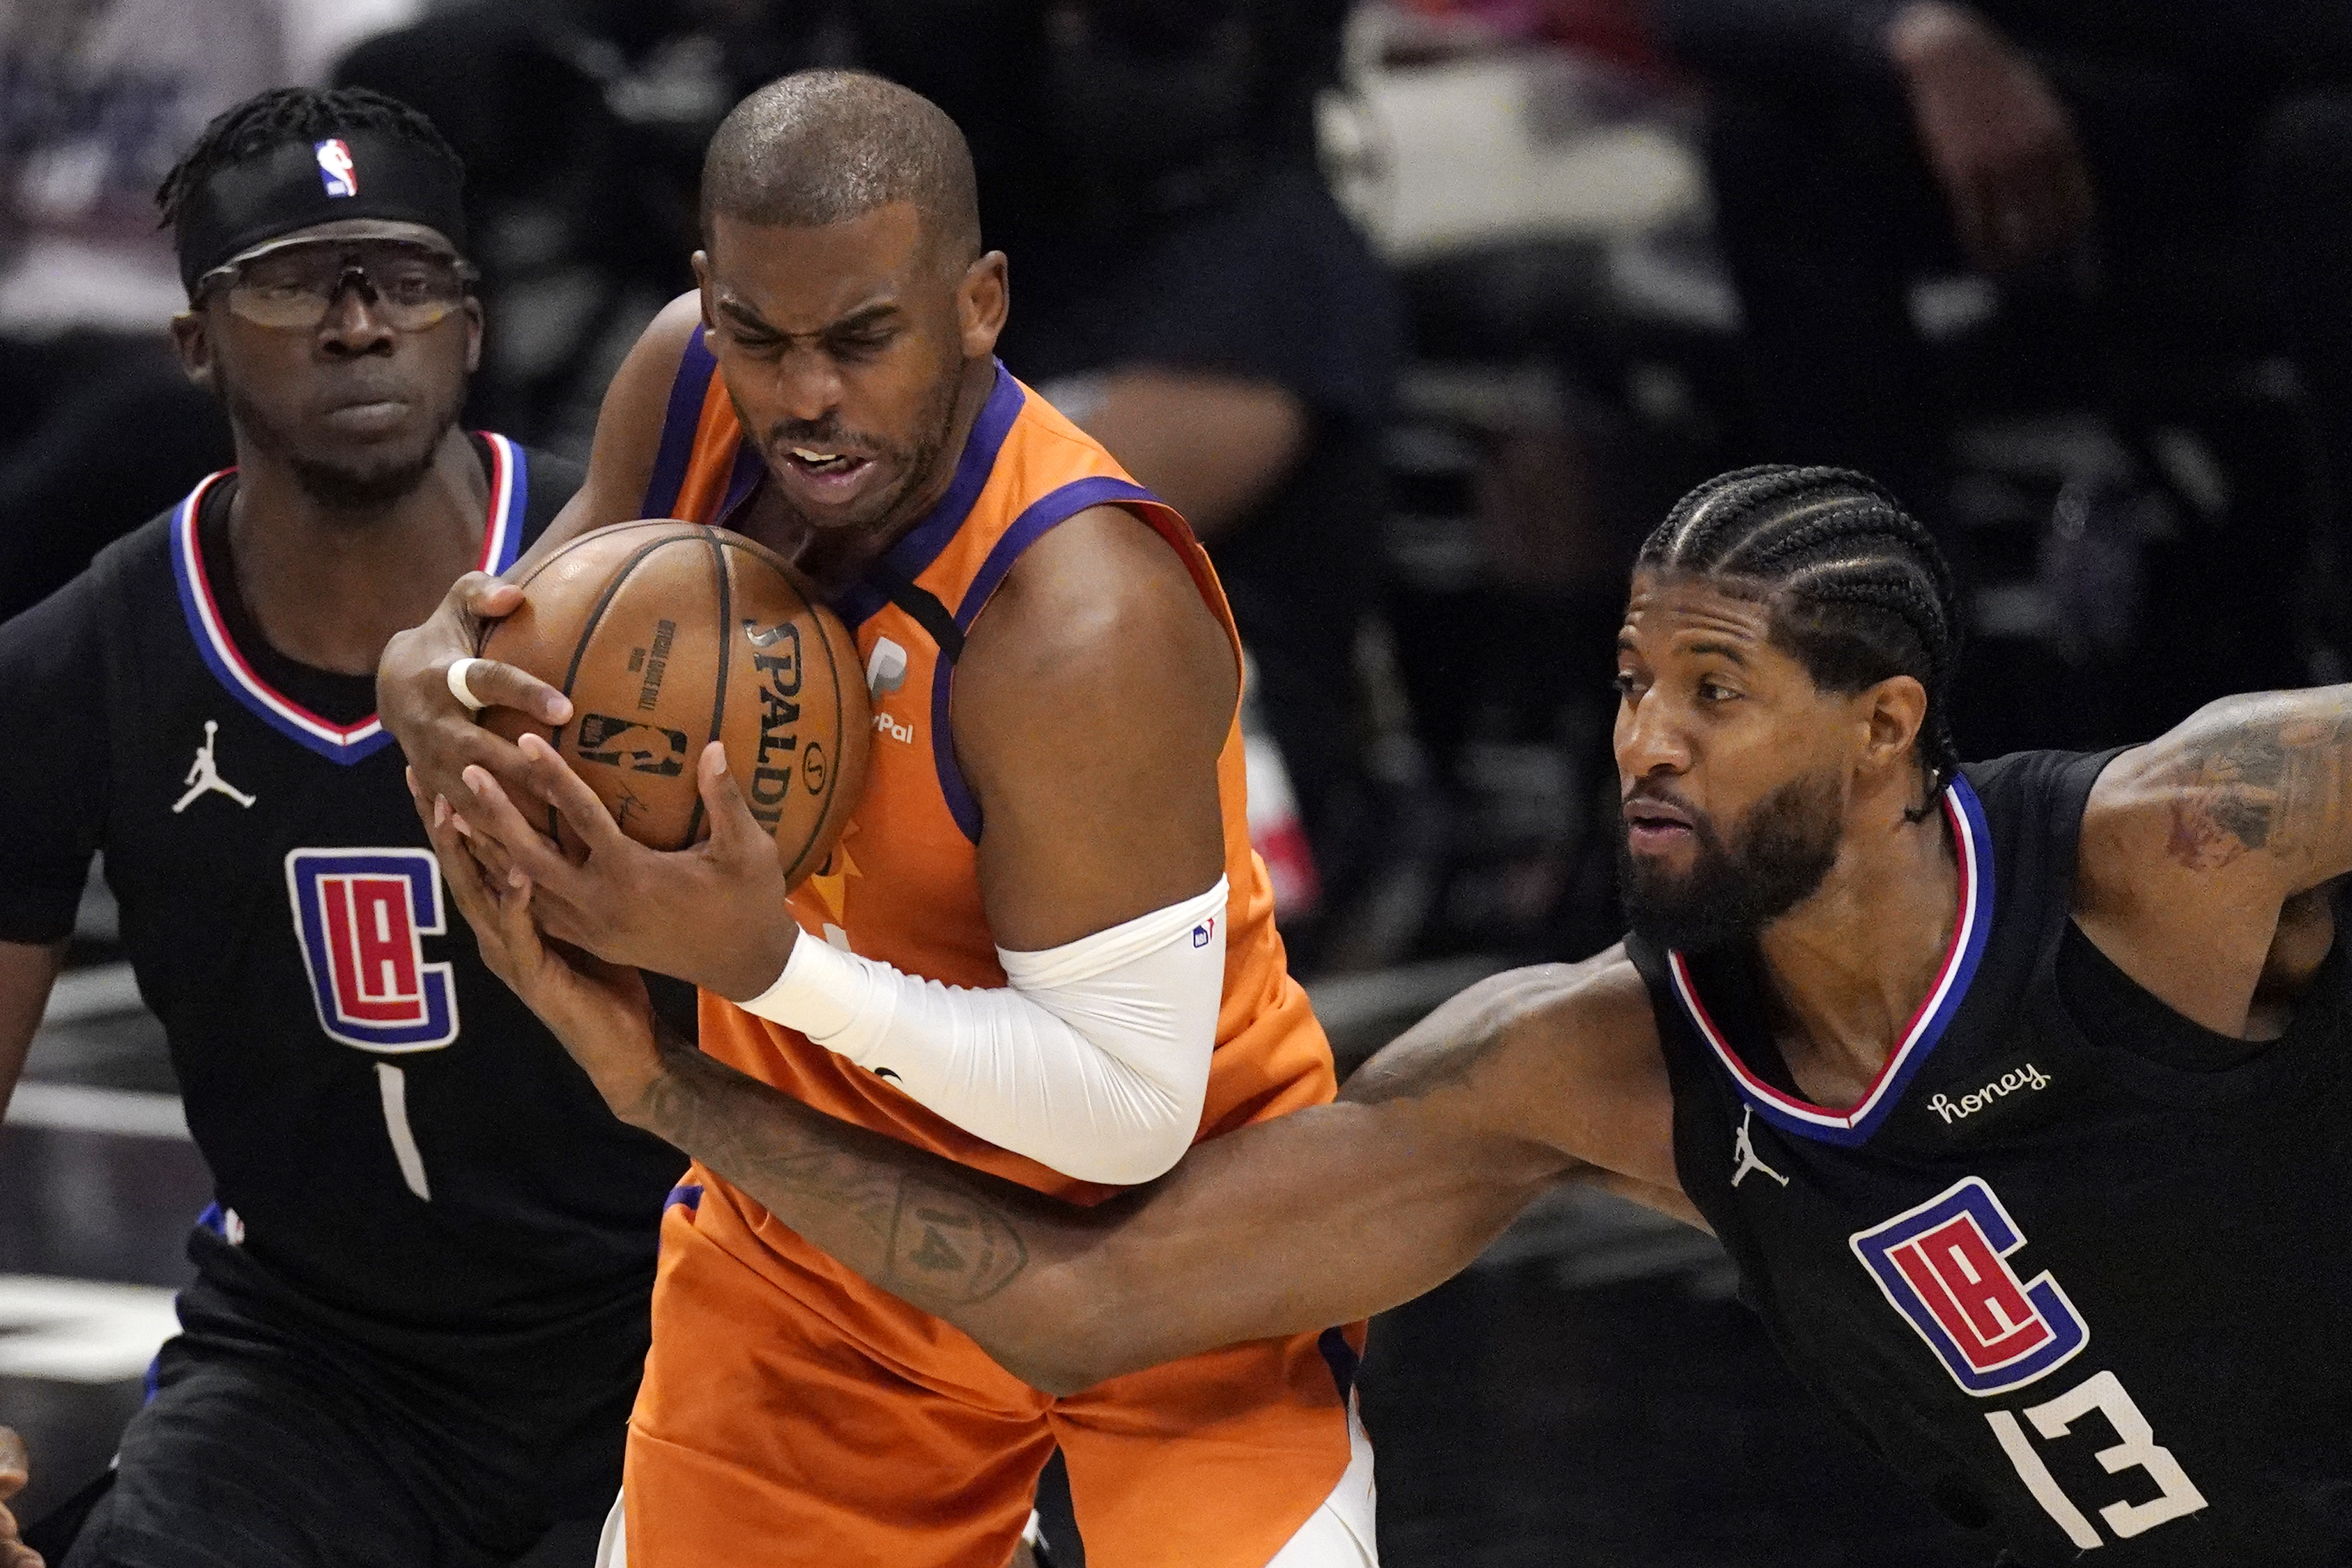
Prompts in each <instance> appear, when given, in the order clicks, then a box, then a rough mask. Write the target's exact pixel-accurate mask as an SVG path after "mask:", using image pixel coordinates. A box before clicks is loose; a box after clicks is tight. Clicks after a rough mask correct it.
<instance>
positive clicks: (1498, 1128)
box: [418, 770, 1688, 1393]
mask: <svg viewBox="0 0 2352 1568" xmlns="http://www.w3.org/2000/svg"><path fill="white" fill-rule="evenodd" d="M703 784H704V788H705V793H706V798H707V799H709V798H713V797H717V796H719V795H722V794H723V793H724V792H725V791H727V790H730V789H731V788H732V785H731V784H730V783H729V782H728V781H727V779H726V777H725V775H724V774H723V773H719V772H717V771H715V770H706V772H705V773H704V774H703ZM418 804H419V806H420V809H425V811H426V813H427V818H426V820H427V829H428V831H429V832H430V833H431V835H432V837H433V842H434V847H435V848H436V851H438V852H439V854H440V856H441V859H442V864H443V866H444V868H445V869H446V873H447V875H448V878H449V883H450V889H451V893H452V896H453V897H454V898H455V899H456V900H457V906H458V908H459V910H461V911H463V912H464V913H465V915H466V917H467V921H469V922H470V923H471V924H472V925H473V926H474V929H475V931H476V932H477V934H478V936H479V938H480V940H481V945H482V952H483V956H484V958H485V959H486V961H488V963H490V965H491V967H492V968H493V969H495V970H496V971H497V972H498V973H499V975H500V976H501V977H502V978H503V979H505V980H506V981H507V983H508V984H510V985H512V986H513V987H514V988H515V990H516V991H517V993H518V994H520V995H521V996H522V998H523V999H524V1001H525V1002H526V1003H528V1004H529V1005H530V1006H531V1008H532V1009H533V1010H534V1011H535V1012H537V1013H538V1014H539V1016H541V1018H542V1019H544V1020H545V1021H546V1022H547V1024H548V1025H549V1026H550V1027H551V1029H553V1031H554V1032H555V1034H556V1035H557V1037H559V1038H560V1039H562V1041H563V1043H564V1045H565V1047H566V1048H567V1049H569V1050H570V1051H571V1052H572V1055H573V1057H574V1059H576V1060H578V1061H579V1062H580V1064H581V1065H582V1067H583V1068H584V1069H585V1070H586V1071H587V1072H588V1074H589V1077H590V1078H591V1079H593V1081H594V1082H595V1084H596V1086H597V1089H598V1090H599V1092H600V1093H602V1094H603V1095H604V1100H605V1102H606V1103H607V1104H608V1105H610V1106H612V1107H613V1108H614V1110H615V1111H616V1112H617V1113H618V1114H619V1115H620V1116H621V1117H622V1118H623V1119H624V1120H625V1121H630V1122H632V1123H633V1124H635V1125H637V1126H640V1127H644V1128H646V1129H648V1130H649V1131H654V1132H656V1134H657V1135H659V1136H661V1137H663V1138H665V1139H667V1140H668V1141H670V1142H673V1143H675V1144H676V1145H677V1147H679V1148H681V1149H684V1150H685V1151H687V1152H688V1153H690V1154H692V1155H693V1156H694V1157H695V1158H697V1159H698V1160H700V1161H702V1162H703V1163H705V1164H706V1165H708V1166H709V1168H711V1169H712V1170H715V1171H717V1172H718V1173H719V1174H721V1175H723V1176H725V1177H726V1178H727V1179H728V1180H729V1181H730V1182H733V1183H735V1184H738V1185H740V1187H742V1189H743V1190H744V1191H745V1192H746V1193H748V1194H751V1196H752V1197H753V1198H755V1199H756V1200H757V1201H759V1202H760V1203H761V1204H762V1205H765V1206H766V1207H767V1208H768V1209H769V1211H770V1212H771V1213H772V1214H774V1215H776V1217H777V1218H779V1219H780V1220H782V1221H783V1222H784V1223H785V1224H787V1225H789V1226H792V1227H793V1229H794V1230H796V1231H798V1232H799V1233H800V1234H801V1235H802V1236H803V1237H807V1238H808V1239H809V1240H810V1241H812V1242H814V1244H816V1245H817V1246H818V1247H822V1248H824V1250H825V1251H826V1252H828V1253H830V1254H831V1255H832V1256H833V1257H834V1258H836V1259H838V1260H839V1261H840V1262H841V1263H842V1264H844V1265H845V1267H847V1268H851V1269H854V1270H855V1271H856V1272H857V1273H858V1274H860V1275H862V1276H864V1277H865V1278H866V1279H869V1280H871V1281H872V1282H873V1283H875V1284H877V1285H878V1286H880V1287H881V1288H883V1289H887V1290H889V1291H891V1292H892V1293H894V1294H896V1295H898V1296H899V1297H900V1298H902V1299H903V1300H907V1301H908V1302H909V1303H911V1304H913V1305H915V1306H917V1307H919V1308H921V1309H922V1310H925V1311H929V1312H931V1313H934V1314H936V1315H937V1316H939V1317H941V1318H943V1319H945V1320H946V1321H949V1322H950V1323H953V1324H954V1325H955V1326H956V1327H958V1328H959V1329H961V1330H962V1331H965V1332H966V1333H969V1334H971V1336H972V1337H973V1338H974V1339H975V1340H977V1341H978V1342H980V1343H981V1345H982V1347H983V1348H985V1349H986V1350H987V1351H988V1352H989V1353H990V1354H991V1355H992V1356H994V1357H995V1358H996V1359H997V1360H998V1361H999V1362H1000V1363H1003V1365H1004V1366H1005V1367H1006V1368H1008V1369H1009V1370H1011V1371H1012V1372H1013V1373H1015V1374H1016V1375H1017V1376H1020V1377H1022V1378H1024V1379H1025V1380H1026V1381H1028V1382H1029V1383H1031V1384H1033V1385H1034V1386H1036V1387H1038V1388H1041V1389H1045V1390H1047V1391H1049V1392H1055V1393H1062V1392H1069V1391H1072V1390H1076V1389H1079V1388H1085V1387H1089V1386H1091V1385H1092V1384H1095V1383H1097V1382H1099V1381H1101V1380H1102V1379H1104V1378H1107V1377H1110V1376H1114V1375H1116V1374H1118V1373H1122V1372H1126V1371H1129V1370H1133V1369H1135V1368H1139V1367H1145V1366H1151V1365H1156V1364H1158V1363H1161V1362H1165V1361H1169V1360H1172V1359H1175V1358H1177V1357H1180V1356H1182V1355H1186V1354H1190V1353H1192V1352H1197V1351H1202V1350H1206V1349H1209V1348H1212V1347H1214V1346H1217V1345H1223V1344H1229V1343H1233V1342H1237V1341H1242V1340H1248V1339H1255V1338H1260V1337H1264V1336H1267V1335H1274V1334H1283V1333H1291V1332H1299V1331H1311V1330H1315V1329H1320V1328H1325V1327H1328V1326H1330V1325H1331V1324H1334V1323H1341V1322H1348V1321H1352V1320H1354V1319H1356V1318H1358V1317H1361V1316H1364V1315H1367V1314H1369V1313H1371V1312H1374V1311H1378V1310H1383V1309H1385V1308H1388V1307H1391V1306H1393V1305H1395V1304H1396V1303H1398V1302H1400V1301H1403V1300H1410V1299H1411V1298H1412V1297H1413V1296H1416V1295H1418V1294H1420V1293H1421V1292H1423V1291H1424V1290H1427V1289H1430V1288H1431V1287H1433V1286H1434V1285H1436V1284H1437V1283H1439V1282H1440V1281H1442V1280H1444V1279H1446V1278H1447V1277H1449V1276H1450V1275H1452V1274H1453V1273H1454V1272H1455V1271H1457V1270H1458V1269H1460V1268H1462V1267H1463V1266H1464V1265H1465V1264H1466V1263H1467V1262H1468V1261H1469V1260H1470V1259H1471V1258H1475V1256H1476V1255H1477V1253H1478V1251H1479V1250H1480V1249H1481V1248H1482V1247H1485V1246H1486V1243H1487V1242H1488V1241H1489V1240H1491V1239H1492V1238H1493V1237H1495V1235H1496V1234H1497V1233H1498V1232H1499V1231H1500V1230H1501V1229H1502V1227H1503V1226H1505V1225H1506V1224H1507V1223H1508V1221H1509V1220H1510V1218H1511V1216H1512V1215H1515V1214H1517V1212H1518V1210H1519V1209H1520V1208H1521V1207H1523V1206H1524V1205H1526V1204H1527V1203H1528V1201H1529V1200H1530V1199H1532V1198H1533V1197H1535V1196H1536V1195H1537V1194H1539V1193H1541V1192H1542V1191H1544V1190H1545V1189H1546V1188H1547V1187H1549V1185H1550V1184H1553V1183H1554V1182H1556V1181H1558V1180H1559V1179H1560V1178H1562V1177H1563V1176H1566V1175H1569V1174H1571V1173H1576V1172H1578V1171H1580V1169H1583V1168H1585V1167H1587V1166H1597V1167H1599V1168H1600V1169H1599V1170H1598V1171H1595V1172H1594V1173H1595V1174H1600V1173H1604V1172H1605V1173H1613V1174H1614V1175H1615V1176H1616V1177H1617V1178H1619V1181H1618V1182H1617V1183H1616V1184H1618V1185H1620V1186H1621V1187H1622V1189H1623V1190H1626V1191H1628V1192H1629V1193H1631V1194H1633V1195H1636V1196H1640V1197H1643V1198H1645V1199H1646V1200H1648V1201H1651V1202H1654V1203H1656V1204H1658V1205H1659V1206H1661V1207H1663V1208H1665V1209H1666V1210H1667V1211H1668V1212H1670V1213H1675V1214H1676V1215H1678V1216H1681V1217H1686V1216H1687V1214H1688V1208H1687V1205H1684V1204H1682V1203H1681V1201H1680V1198H1679V1194H1677V1193H1676V1192H1675V1175H1674V1168H1673V1151H1672V1138H1671V1130H1672V1117H1673V1106H1672V1098H1671V1095H1670V1094H1669V1093H1668V1091H1667V1088H1666V1083H1665V1074H1664V1065H1663V1062H1662V1060H1661V1058H1660V1057H1659V1053H1658V1047H1657V1038H1656V1034H1655V1029H1654V1024H1653V1023H1652V1020H1651V1016H1650V1012H1649V1003H1648V998H1647V995H1646V994H1645V993H1644V992H1643V988H1642V984H1641V981H1640V978H1639V977H1638V976H1637V975H1635V974H1634V973H1633V968H1632V966H1631V964H1629V963H1626V962H1625V960H1624V959H1623V957H1622V953H1615V952H1612V953H1609V954H1604V955H1602V956H1601V958H1598V959H1594V960H1592V961H1591V962H1590V963H1585V964H1581V965H1577V966H1574V967H1562V968H1548V969H1538V970H1527V971H1520V972H1518V973H1514V974H1510V975H1504V976H1499V977H1497V978H1496V979H1495V980H1493V981H1489V982H1486V983H1485V984H1481V985H1479V986H1475V987H1473V988H1472V989H1471V990H1470V991H1468V992H1465V994H1463V995H1461V996H1459V997H1456V998H1455V999H1454V1001H1452V1002H1449V1003H1448V1004H1446V1005H1445V1006H1444V1007H1442V1008H1440V1009H1439V1010H1438V1011H1437V1012H1436V1013H1435V1014H1433V1015H1432V1016H1431V1017H1430V1018H1429V1019H1427V1020H1426V1021H1424V1022H1423V1024H1422V1025H1421V1026H1418V1027H1417V1028H1415V1029H1413V1030H1412V1032H1410V1033H1409V1034H1407V1035H1406V1036H1405V1037H1403V1038H1402V1039H1400V1040H1399V1041H1397V1042H1396V1043H1395V1044H1394V1045H1392V1046H1391V1047H1389V1048H1388V1050H1387V1051H1385V1052H1383V1053H1382V1054H1381V1057H1379V1058H1375V1060H1374V1061H1373V1062H1372V1063H1371V1064H1370V1066H1368V1067H1366V1068H1364V1070H1363V1071H1362V1073H1360V1075H1359V1076H1358V1078H1357V1079H1355V1080H1353V1081H1351V1083H1350V1084H1349V1093H1348V1095H1347V1097H1346V1098H1345V1099H1343V1100H1341V1101H1339V1103H1337V1104H1333V1105H1328V1106H1318V1107H1315V1108H1313V1109H1310V1110H1304V1111H1300V1112H1297V1113H1296V1114H1294V1115H1290V1116H1285V1117H1280V1118H1277V1119H1276V1120H1275V1121H1268V1122H1265V1123H1261V1124H1258V1125H1255V1126H1252V1127H1247V1128H1244V1129H1242V1130H1241V1131H1237V1132H1234V1133H1231V1134H1229V1135H1227V1136H1225V1137H1223V1138H1217V1139H1213V1140H1211V1141H1210V1142H1206V1143H1202V1144H1201V1145H1199V1146H1197V1147H1195V1148H1194V1149H1193V1150H1192V1152H1190V1153H1188V1154H1187V1155H1186V1156H1185V1158H1184V1159H1183V1161H1182V1162H1181V1163H1179V1164H1178V1166H1177V1167H1176V1169H1175V1170H1174V1171H1172V1172H1171V1173H1169V1174H1168V1175H1166V1176H1164V1177H1162V1178H1160V1180H1159V1181H1158V1182H1155V1183H1153V1184H1150V1185H1149V1186H1146V1187H1142V1188H1139V1189H1137V1190H1136V1191H1135V1192H1133V1193H1131V1194H1123V1195H1121V1196H1120V1197H1118V1198H1115V1199H1113V1200H1111V1201H1110V1202H1108V1203H1106V1204H1103V1205H1100V1206H1098V1207H1095V1208H1091V1209H1087V1208H1076V1207H1072V1206H1069V1205H1062V1204H1058V1203H1055V1202H1054V1201H1053V1200H1050V1199H1047V1198H1045V1197H1042V1196H1040V1195H1039V1194H1035V1193H1033V1192H1030V1191H1028V1190H1027V1189H1025V1188H1022V1187H1018V1186H1014V1185H1012V1184H1006V1183H1003V1182H999V1181H996V1180H994V1179H992V1178H990V1177H986V1176H983V1175H981V1174H979V1173H975V1172H972V1171H970V1170H968V1169H966V1168H965V1167H963V1166H961V1165H958V1164H955V1163H952V1162H950V1161H945V1160H941V1159H939V1158H937V1157H936V1156H933V1155H930V1154H928V1153H924V1152H920V1151H918V1150H915V1149H912V1148H909V1147H908V1146H907V1145H905V1144H902V1143H899V1142H897V1141H896V1140H894V1139H890V1138H887V1137H884V1136H882V1135H880V1134H878V1133H875V1132H870V1131H865V1130H863V1129H860V1128H855V1127H850V1126H847V1125H845V1124H843V1123H840V1122H836V1121H832V1120H830V1119H829V1118H826V1117H824V1116H823V1115H821V1114H820V1113H818V1112H816V1111H814V1110H810V1109H809V1108H808V1107H807V1106H805V1105H803V1104H802V1103H800V1102H799V1101H797V1100H793V1099H791V1098H789V1097H788V1096H786V1095H784V1094H782V1093H780V1092H779V1091H777V1090H775V1089H771V1088H770V1087H768V1086H767V1085H765V1084H761V1083H759V1082H756V1081H755V1080H753V1079H749V1078H747V1077H745V1076H744V1075H742V1074H740V1073H738V1072H736V1071H734V1070H733V1069H731V1068H727V1067H725V1066H723V1065H721V1064H719V1063H718V1062H715V1061H712V1060H711V1059H710V1058H707V1057H704V1056H702V1055H700V1054H699V1053H698V1052H696V1051H694V1050H692V1049H690V1048H688V1047H686V1046H684V1045H683V1044H682V1043H679V1042H676V1041H666V1040H663V1039H661V1038H660V1037H658V1035H657V1033H656V1025H655V1023H654V1021H653V1019H652V1016H651V1015H650V1013H649V1011H648V1009H647V1008H646V1004H645V997H644V990H643V986H642V984H641V983H639V982H638V981H637V979H636V976H635V972H634V971H630V970H625V969H622V968H619V967H617V966H614V965H611V964H606V963H601V962H600V961H597V960H595V959H593V958H589V957H586V956H585V955H579V956H573V955H570V954H566V953H565V952H562V950H561V949H558V948H556V947H553V946H551V945H550V944H547V943H545V942H542V941H541V937H540V934H539V929H538V925H537V923H536V921H534V919H533V917H532V912H531V907H530V906H531V889H530V887H529V886H528V885H523V886H520V887H518V886H515V885H512V884H510V883H509V882H508V881H506V880H505V879H496V880H492V879H488V878H486V877H485V876H484V875H483V874H482V872H481V870H480V868H479V865H478V862H477V861H476V860H474V858H472V857H471V856H470V855H469V854H468V853H467V850H466V847H465V845H464V841H463V840H462V839H461V838H460V837H459V836H458V835H457V832H456V830H455V828H454V827H453V826H451V825H450V822H449V819H448V814H447V812H446V809H444V808H442V807H440V806H428V805H427V804H426V802H425V799H424V798H423V797H421V796H420V798H419V802H418Z"/></svg>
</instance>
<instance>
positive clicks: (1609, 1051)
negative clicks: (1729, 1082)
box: [1341, 945, 1675, 1187]
mask: <svg viewBox="0 0 2352 1568" xmlns="http://www.w3.org/2000/svg"><path fill="white" fill-rule="evenodd" d="M1438 1096H1444V1097H1454V1098H1458V1099H1459V1100H1461V1101H1462V1102H1463V1109H1464V1112H1465V1114H1468V1115H1470V1116H1472V1117H1474V1118H1475V1119H1476V1120H1477V1121H1481V1122H1483V1123H1486V1124H1488V1125H1491V1126H1493V1127H1494V1128H1495V1129H1496V1130H1497V1131H1514V1132H1517V1134H1518V1135H1520V1136H1522V1137H1526V1138H1528V1139H1531V1140H1534V1141H1536V1142H1542V1143H1545V1144H1548V1145H1549V1146H1550V1147H1552V1148H1555V1149H1559V1150H1560V1151H1561V1152H1565V1153H1568V1154H1570V1155H1572V1156H1574V1157H1575V1158H1577V1159H1579V1160H1581V1161H1584V1162H1586V1163H1590V1164H1594V1165H1598V1166H1601V1168H1603V1169H1605V1170H1609V1171H1613V1172H1616V1173H1619V1174H1621V1175H1624V1176H1628V1177H1632V1178H1633V1179H1635V1180H1638V1181H1642V1182H1646V1183H1650V1184H1655V1185H1659V1186H1669V1187H1670V1186H1672V1185H1673V1184H1674V1181H1675V1177H1674V1148H1673V1125H1674V1096H1673V1092H1672V1090H1671V1089H1670V1088H1669V1086H1668V1084H1667V1081H1666V1068H1665V1058H1664V1056H1663V1055H1662V1054H1661V1052H1660V1050H1659V1047H1658V1029H1657V1021H1656V1018H1655V1016H1654V1014H1653V1013H1652V1011H1651V1007H1650V994H1649V990H1648V987H1646V986H1645V985H1644V984H1643V982H1642V977H1641V974H1640V973H1638V972H1637V971H1636V970H1635V969H1634V967H1633V960H1632V959H1630V958H1628V957H1627V956H1626V954H1625V950H1624V948H1623V946H1622V945H1620V946H1617V947H1612V948H1611V949H1609V950H1608V951H1607V952H1602V953H1599V954H1597V955H1595V956H1594V957H1591V958H1589V959H1587V960H1585V961H1584V962H1583V963H1551V964H1538V965H1536V966H1534V967H1532V968H1528V969H1515V970H1511V971H1509V972H1507V973H1502V974H1498V975H1496V976H1495V977H1494V978H1493V979H1491V980H1485V981H1481V982H1480V983H1479V984H1475V985H1474V986H1471V987H1470V988H1469V989H1468V990H1466V991H1465V992H1463V993H1462V994H1460V995H1458V996H1455V997H1454V999H1453V1000H1451V1001H1449V1002H1447V1003H1446V1004H1445V1005H1444V1006H1442V1007H1440V1008H1438V1009H1437V1011H1436V1012H1434V1013H1432V1014H1431V1015H1430V1016H1428V1017H1426V1018H1424V1019H1423V1020H1422V1021H1421V1022H1420V1023H1419V1024H1417V1025H1415V1026H1413V1027H1412V1029H1410V1030H1408V1031H1407V1032H1406V1033H1405V1034H1403V1035H1402V1036H1401V1037H1398V1038H1397V1040H1396V1041H1395V1042H1394V1043H1393V1044H1391V1045H1390V1046H1389V1047H1387V1048H1386V1049H1384V1050H1382V1051H1381V1053H1380V1054H1379V1055H1378V1056H1376V1057H1374V1058H1372V1059H1371V1060H1370V1061H1369V1062H1367V1063H1366V1064H1365V1065H1364V1066H1363V1068H1361V1069H1360V1070H1359V1071H1358V1072H1357V1073H1356V1075H1355V1076H1354V1077H1353V1078H1351V1079H1349V1080H1348V1086H1347V1088H1346V1089H1345V1090H1344V1091H1343V1092H1342V1095H1341V1098H1342V1099H1346V1100H1362V1101H1371V1102H1378V1101H1382V1100H1402V1099H1413V1098H1423V1097H1438Z"/></svg>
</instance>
